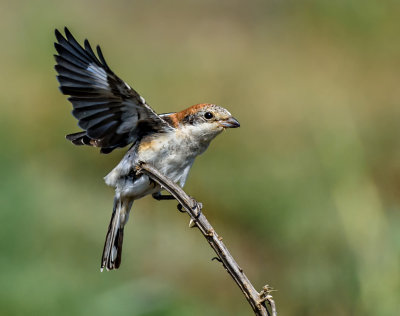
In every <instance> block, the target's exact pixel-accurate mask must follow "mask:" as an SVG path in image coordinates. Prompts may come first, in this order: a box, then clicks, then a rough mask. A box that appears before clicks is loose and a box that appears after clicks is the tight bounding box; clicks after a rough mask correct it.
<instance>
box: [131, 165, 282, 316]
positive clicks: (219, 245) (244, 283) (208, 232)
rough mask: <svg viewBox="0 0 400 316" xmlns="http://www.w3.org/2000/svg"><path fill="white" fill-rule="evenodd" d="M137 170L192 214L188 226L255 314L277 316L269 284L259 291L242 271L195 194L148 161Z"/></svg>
mask: <svg viewBox="0 0 400 316" xmlns="http://www.w3.org/2000/svg"><path fill="white" fill-rule="evenodd" d="M137 172H138V173H143V174H146V175H147V176H148V177H149V178H150V179H151V180H153V181H155V182H157V183H158V184H159V185H160V186H161V187H162V188H163V189H165V190H166V191H168V192H169V193H170V194H171V195H172V196H173V197H174V198H175V199H176V200H177V201H178V202H179V205H178V210H180V211H182V208H183V209H185V210H186V212H187V213H188V214H189V216H190V218H191V219H190V223H189V227H198V228H199V230H200V232H201V233H202V234H203V236H204V237H205V238H206V240H207V242H208V243H209V245H210V246H211V248H213V249H214V251H215V253H216V254H217V256H218V257H214V258H213V259H212V260H214V259H216V260H218V261H220V262H221V263H222V265H223V266H224V268H225V269H226V271H227V272H228V273H229V274H230V276H231V277H232V278H233V280H234V281H235V282H236V284H237V285H238V286H239V288H240V290H241V291H242V292H243V294H244V296H245V297H246V299H247V301H248V303H249V304H250V306H251V307H252V309H253V311H254V314H255V315H257V316H276V315H277V312H276V307H275V302H274V300H273V298H272V295H271V291H273V290H272V288H270V287H269V286H268V285H265V286H264V287H263V289H262V291H261V292H260V293H259V292H257V291H256V289H255V288H254V286H253V285H252V284H251V283H250V281H249V279H248V278H247V277H246V275H245V274H244V273H243V270H242V269H241V268H240V267H239V265H238V264H237V263H236V261H235V259H234V258H233V257H232V255H231V254H230V252H229V251H228V248H226V246H225V244H224V243H223V242H222V237H220V236H218V234H217V233H216V231H215V230H214V228H213V227H212V226H211V224H210V223H209V221H208V220H207V218H206V217H205V216H204V214H203V213H202V211H201V210H202V208H203V205H202V203H200V202H197V201H196V200H195V199H194V198H192V197H190V196H189V195H187V194H186V193H185V191H183V189H182V188H181V187H180V186H178V185H177V184H175V183H174V182H172V181H171V180H169V179H168V178H167V177H165V176H164V175H163V174H161V173H160V172H159V171H158V170H157V169H155V168H154V167H153V166H151V165H149V164H147V163H144V162H141V163H139V165H138V167H137ZM265 302H267V303H268V304H269V305H270V311H269V310H268V308H267V307H266V304H265Z"/></svg>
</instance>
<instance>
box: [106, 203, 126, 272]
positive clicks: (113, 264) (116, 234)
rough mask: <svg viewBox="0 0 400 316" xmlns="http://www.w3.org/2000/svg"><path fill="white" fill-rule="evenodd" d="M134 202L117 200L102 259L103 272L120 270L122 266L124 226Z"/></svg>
mask: <svg viewBox="0 0 400 316" xmlns="http://www.w3.org/2000/svg"><path fill="white" fill-rule="evenodd" d="M132 203H133V200H131V199H126V198H115V199H114V208H113V213H112V216H111V221H110V224H109V226H108V231H107V236H106V241H105V243H104V249H103V255H102V258H101V271H103V269H104V268H106V269H107V270H113V269H118V268H119V266H120V264H121V256H122V242H123V240H124V226H125V224H126V222H127V221H128V217H129V211H130V210H131V207H132Z"/></svg>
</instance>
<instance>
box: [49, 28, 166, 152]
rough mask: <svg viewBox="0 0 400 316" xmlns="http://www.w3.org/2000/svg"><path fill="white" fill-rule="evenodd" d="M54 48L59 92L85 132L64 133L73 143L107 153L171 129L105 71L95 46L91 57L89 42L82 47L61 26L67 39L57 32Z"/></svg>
mask: <svg viewBox="0 0 400 316" xmlns="http://www.w3.org/2000/svg"><path fill="white" fill-rule="evenodd" d="M55 34H56V38H57V41H58V43H57V42H56V43H54V46H55V48H56V50H57V52H58V55H55V59H56V62H57V64H56V65H55V69H56V71H57V72H58V76H57V79H58V81H59V83H60V90H61V92H62V93H64V94H66V95H70V97H69V98H68V100H69V101H71V103H72V105H73V108H74V109H73V111H72V115H73V116H74V117H75V118H77V119H78V120H79V121H78V126H79V127H81V128H82V129H83V130H84V132H80V133H75V134H71V135H67V139H69V140H71V141H72V142H73V143H74V144H76V145H91V146H96V147H101V152H103V153H109V152H111V151H112V150H113V149H115V148H117V147H124V146H126V145H128V144H130V143H133V142H135V140H136V139H137V138H138V137H141V136H143V135H145V134H148V133H153V132H165V131H168V130H171V129H172V128H173V127H172V126H171V125H170V124H168V122H167V121H165V120H164V119H163V118H161V117H160V116H159V115H157V113H155V112H154V111H153V110H152V109H151V108H150V107H149V106H148V105H147V104H146V102H145V100H144V99H143V98H142V97H141V96H140V95H139V94H138V93H137V92H136V91H135V90H133V89H132V88H131V87H130V86H129V85H128V84H126V83H125V82H124V81H123V80H121V79H120V78H118V77H117V76H116V75H115V74H114V72H113V71H112V70H111V69H110V68H109V67H108V65H107V63H106V61H105V60H104V57H103V54H102V52H101V49H100V47H99V46H97V55H98V57H97V56H96V55H95V54H94V52H93V50H92V48H91V46H90V44H89V41H88V40H85V42H84V48H83V47H82V46H81V45H79V43H78V42H77V41H76V40H75V38H74V37H73V36H72V34H71V33H70V31H69V30H68V29H67V28H65V35H66V38H64V36H63V35H62V34H61V33H60V32H59V31H58V30H56V31H55Z"/></svg>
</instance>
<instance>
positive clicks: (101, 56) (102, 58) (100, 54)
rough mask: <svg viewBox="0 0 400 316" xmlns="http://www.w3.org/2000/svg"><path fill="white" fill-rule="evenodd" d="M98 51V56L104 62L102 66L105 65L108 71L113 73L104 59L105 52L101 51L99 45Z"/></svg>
mask: <svg viewBox="0 0 400 316" xmlns="http://www.w3.org/2000/svg"><path fill="white" fill-rule="evenodd" d="M96 50H97V55H99V59H100V61H101V62H102V64H103V65H104V67H106V69H107V70H108V71H110V72H111V73H112V71H111V69H110V67H108V65H107V63H106V60H105V59H104V56H103V52H102V51H101V48H100V46H99V45H97V47H96Z"/></svg>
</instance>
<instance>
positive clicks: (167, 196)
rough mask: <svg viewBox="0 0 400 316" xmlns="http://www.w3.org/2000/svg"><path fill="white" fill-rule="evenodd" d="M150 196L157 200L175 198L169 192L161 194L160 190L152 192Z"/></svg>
mask: <svg viewBox="0 0 400 316" xmlns="http://www.w3.org/2000/svg"><path fill="white" fill-rule="evenodd" d="M151 196H152V197H153V198H154V199H156V200H157V201H165V200H175V198H174V197H173V196H172V195H170V194H168V195H162V194H161V192H156V193H153V194H152V195H151Z"/></svg>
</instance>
